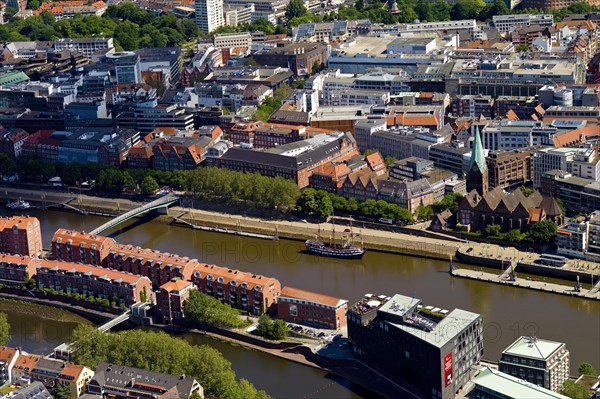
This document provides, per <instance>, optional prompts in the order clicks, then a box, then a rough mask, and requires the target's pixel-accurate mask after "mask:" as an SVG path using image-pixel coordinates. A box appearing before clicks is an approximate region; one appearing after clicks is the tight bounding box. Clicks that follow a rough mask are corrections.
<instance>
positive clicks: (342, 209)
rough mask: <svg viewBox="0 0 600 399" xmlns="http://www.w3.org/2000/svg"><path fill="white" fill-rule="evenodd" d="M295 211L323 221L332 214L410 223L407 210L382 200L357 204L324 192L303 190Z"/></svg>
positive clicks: (410, 217) (309, 189)
mask: <svg viewBox="0 0 600 399" xmlns="http://www.w3.org/2000/svg"><path fill="white" fill-rule="evenodd" d="M296 210H297V212H298V213H299V214H300V215H302V216H314V217H317V218H319V219H325V218H327V217H328V216H329V215H331V214H332V213H333V212H335V213H336V214H338V215H349V216H363V217H366V218H370V219H380V218H385V219H392V220H394V221H397V222H405V223H408V222H412V221H413V217H412V215H411V213H410V212H409V210H408V209H406V208H401V207H400V206H398V205H396V204H391V203H389V202H386V201H384V200H367V201H364V202H358V200H357V199H356V198H354V197H352V198H348V199H347V198H345V197H342V196H340V195H337V194H333V193H329V192H327V191H325V190H315V189H313V188H305V189H303V190H302V192H301V194H300V197H299V198H298V201H297V203H296Z"/></svg>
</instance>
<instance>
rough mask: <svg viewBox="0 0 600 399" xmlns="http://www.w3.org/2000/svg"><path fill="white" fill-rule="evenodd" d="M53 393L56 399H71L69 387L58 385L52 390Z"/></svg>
mask: <svg viewBox="0 0 600 399" xmlns="http://www.w3.org/2000/svg"><path fill="white" fill-rule="evenodd" d="M51 393H52V396H53V397H54V398H55V399H70V398H71V387H70V386H69V385H63V384H61V383H58V384H56V385H55V386H54V388H52V389H51Z"/></svg>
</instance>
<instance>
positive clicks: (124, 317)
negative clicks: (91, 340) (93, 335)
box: [98, 309, 131, 332]
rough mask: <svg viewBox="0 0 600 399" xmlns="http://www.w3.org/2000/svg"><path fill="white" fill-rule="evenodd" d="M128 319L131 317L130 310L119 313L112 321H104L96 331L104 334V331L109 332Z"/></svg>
mask: <svg viewBox="0 0 600 399" xmlns="http://www.w3.org/2000/svg"><path fill="white" fill-rule="evenodd" d="M130 317H131V310H129V309H128V310H127V311H126V312H123V313H121V314H120V315H118V316H117V317H115V318H114V319H109V320H107V321H106V323H104V324H101V325H99V326H98V331H101V332H106V331H108V330H110V329H111V328H113V327H115V326H117V325H118V324H121V323H123V322H125V321H127V320H129V318H130Z"/></svg>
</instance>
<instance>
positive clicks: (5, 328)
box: [0, 312, 10, 346]
mask: <svg viewBox="0 0 600 399" xmlns="http://www.w3.org/2000/svg"><path fill="white" fill-rule="evenodd" d="M8 341H10V324H9V323H8V316H7V315H6V313H3V312H0V346H5V345H6V344H8Z"/></svg>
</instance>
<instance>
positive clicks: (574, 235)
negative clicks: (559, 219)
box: [556, 211, 600, 262]
mask: <svg viewBox="0 0 600 399" xmlns="http://www.w3.org/2000/svg"><path fill="white" fill-rule="evenodd" d="M556 245H557V247H558V250H557V252H558V253H559V254H561V255H565V256H569V257H572V258H579V259H587V260H591V261H593V262H598V261H600V211H596V212H594V213H592V214H591V215H590V217H589V218H588V219H587V220H584V219H583V217H580V218H576V219H573V220H570V221H569V223H567V224H566V225H564V226H561V227H560V228H559V229H558V230H557V231H556Z"/></svg>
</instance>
